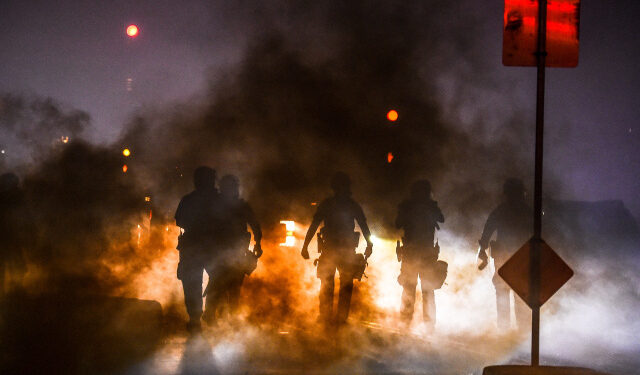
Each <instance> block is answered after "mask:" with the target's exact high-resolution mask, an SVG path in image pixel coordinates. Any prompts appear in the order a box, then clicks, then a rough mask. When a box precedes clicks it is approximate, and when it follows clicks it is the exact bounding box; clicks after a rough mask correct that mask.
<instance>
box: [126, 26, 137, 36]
mask: <svg viewBox="0 0 640 375" xmlns="http://www.w3.org/2000/svg"><path fill="white" fill-rule="evenodd" d="M127 35H129V37H131V38H135V37H137V36H138V26H136V25H129V26H127Z"/></svg>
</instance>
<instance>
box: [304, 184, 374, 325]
mask: <svg viewBox="0 0 640 375" xmlns="http://www.w3.org/2000/svg"><path fill="white" fill-rule="evenodd" d="M331 188H332V189H333V192H334V195H333V196H332V197H330V198H327V199H325V200H324V201H322V202H321V203H320V204H319V205H318V209H317V211H316V213H315V215H314V216H313V221H312V222H311V226H310V227H309V230H308V231H307V235H306V237H305V239H304V245H303V246H302V251H301V254H302V257H303V258H304V259H309V250H308V246H309V243H310V242H311V239H312V238H313V236H314V235H315V234H316V231H317V230H318V226H319V225H320V223H323V222H324V227H323V228H322V229H321V231H320V234H319V236H320V238H319V241H318V243H319V249H318V251H320V252H321V255H320V258H319V259H318V264H317V266H318V269H317V276H318V278H319V279H320V285H321V286H320V318H321V320H322V321H323V323H325V324H330V323H336V324H337V325H341V324H344V323H346V321H347V318H348V316H349V308H350V305H351V294H352V292H353V279H354V275H355V273H356V272H357V271H356V270H355V269H356V268H357V267H358V264H355V263H357V259H358V257H357V255H356V252H355V249H356V247H357V246H358V238H359V235H360V234H359V233H357V232H354V229H355V223H354V221H355V222H358V225H359V226H360V229H361V230H362V234H363V235H364V238H365V240H366V241H367V248H366V251H365V254H364V255H365V257H364V258H363V259H364V261H365V264H366V259H367V258H368V257H369V256H371V253H372V249H373V243H372V242H371V232H370V231H369V227H368V226H367V220H366V218H365V216H364V212H363V211H362V208H361V207H360V205H359V204H358V203H356V201H354V200H353V198H351V181H350V179H349V176H347V175H346V174H345V173H342V172H337V173H336V174H335V175H334V176H333V178H332V179H331ZM336 269H337V270H338V272H339V274H340V291H339V297H338V311H337V314H336V315H335V316H334V313H333V293H334V278H335V273H336Z"/></svg>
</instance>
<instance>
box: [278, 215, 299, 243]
mask: <svg viewBox="0 0 640 375" xmlns="http://www.w3.org/2000/svg"><path fill="white" fill-rule="evenodd" d="M280 224H284V226H285V230H286V237H285V241H284V242H282V243H281V244H280V246H287V247H292V246H294V245H295V243H296V236H295V233H294V232H295V230H296V222H295V221H293V220H280Z"/></svg>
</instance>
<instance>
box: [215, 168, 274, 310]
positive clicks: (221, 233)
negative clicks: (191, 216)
mask: <svg viewBox="0 0 640 375" xmlns="http://www.w3.org/2000/svg"><path fill="white" fill-rule="evenodd" d="M214 218H215V219H214V220H215V223H216V231H217V235H216V237H217V245H216V247H217V251H216V253H215V254H214V255H213V258H212V260H211V269H212V272H211V273H212V274H213V277H212V278H210V280H209V286H208V287H207V291H206V294H207V304H206V310H205V313H204V320H205V321H207V322H209V323H214V322H215V319H216V317H217V314H218V313H219V312H220V311H219V310H220V309H221V308H223V307H224V306H225V305H226V306H228V310H229V313H230V314H234V313H235V312H236V310H237V308H238V301H239V297H240V288H241V287H242V282H243V280H244V277H245V275H248V274H250V273H251V272H252V271H253V269H255V267H256V264H257V259H258V258H259V257H260V256H261V255H262V247H261V240H262V230H261V229H260V223H258V220H257V219H256V216H255V214H254V212H253V210H252V209H251V206H250V205H249V203H247V202H246V201H245V200H243V199H241V198H240V183H239V181H238V178H237V177H236V176H233V175H226V176H224V177H222V178H221V179H220V199H219V200H218V204H216V205H215V207H214ZM247 226H248V227H249V228H250V229H251V231H252V232H253V239H254V241H255V245H254V247H253V250H252V251H249V250H248V249H249V244H250V242H251V233H249V232H248V231H247Z"/></svg>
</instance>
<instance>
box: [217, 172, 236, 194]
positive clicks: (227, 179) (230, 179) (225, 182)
mask: <svg viewBox="0 0 640 375" xmlns="http://www.w3.org/2000/svg"><path fill="white" fill-rule="evenodd" d="M220 192H221V193H222V195H225V196H230V197H238V196H239V195H240V180H238V177H236V176H234V175H232V174H227V175H224V176H223V177H222V178H221V179H220Z"/></svg>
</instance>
